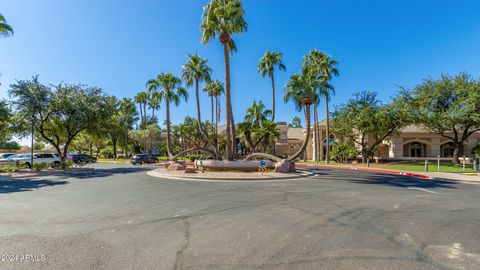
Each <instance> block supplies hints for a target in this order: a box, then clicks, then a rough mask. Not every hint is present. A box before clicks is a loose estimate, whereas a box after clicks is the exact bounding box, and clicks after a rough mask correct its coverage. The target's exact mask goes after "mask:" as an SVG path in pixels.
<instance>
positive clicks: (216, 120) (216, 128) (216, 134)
mask: <svg viewBox="0 0 480 270" xmlns="http://www.w3.org/2000/svg"><path fill="white" fill-rule="evenodd" d="M215 112H216V115H215V147H216V148H217V152H218V96H215Z"/></svg>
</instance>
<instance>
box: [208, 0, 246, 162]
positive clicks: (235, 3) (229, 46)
mask: <svg viewBox="0 0 480 270" xmlns="http://www.w3.org/2000/svg"><path fill="white" fill-rule="evenodd" d="M203 10H204V12H203V18H202V24H201V28H202V30H203V31H202V37H201V41H202V43H204V44H206V43H208V42H209V41H210V40H212V39H214V38H215V37H216V36H217V35H218V36H219V39H220V43H221V44H222V46H223V56H224V60H225V106H226V131H225V139H226V142H227V149H226V151H225V153H226V158H227V159H228V160H233V159H234V158H235V152H236V143H235V122H234V120H233V113H232V103H231V86H230V85H231V82H230V53H233V52H235V51H236V50H237V47H236V45H235V42H234V41H233V39H232V35H233V34H237V33H242V32H246V31H247V22H246V21H245V19H244V14H245V11H244V9H243V7H242V1H241V0H211V1H210V3H209V4H207V5H205V6H204V8H203Z"/></svg>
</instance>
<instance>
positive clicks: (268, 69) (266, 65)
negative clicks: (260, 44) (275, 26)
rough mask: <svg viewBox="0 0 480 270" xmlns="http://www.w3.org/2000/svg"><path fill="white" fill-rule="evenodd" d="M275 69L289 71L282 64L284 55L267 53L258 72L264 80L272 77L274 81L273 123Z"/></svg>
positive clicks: (261, 60) (273, 117) (273, 100)
mask: <svg viewBox="0 0 480 270" xmlns="http://www.w3.org/2000/svg"><path fill="white" fill-rule="evenodd" d="M275 67H277V68H278V69H279V70H283V71H285V70H286V69H287V68H286V66H285V65H284V64H283V63H282V53H281V52H268V51H267V52H266V53H265V55H264V56H263V57H262V58H261V59H260V63H259V64H258V72H260V73H261V74H262V77H263V78H265V77H266V76H267V75H268V77H270V79H271V80H272V121H274V120H275V78H274V73H275Z"/></svg>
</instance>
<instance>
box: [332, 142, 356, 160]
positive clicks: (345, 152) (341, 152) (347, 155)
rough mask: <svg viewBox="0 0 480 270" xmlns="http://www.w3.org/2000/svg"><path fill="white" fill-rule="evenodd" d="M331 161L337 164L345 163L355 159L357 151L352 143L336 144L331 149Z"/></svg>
mask: <svg viewBox="0 0 480 270" xmlns="http://www.w3.org/2000/svg"><path fill="white" fill-rule="evenodd" d="M331 154H332V159H333V160H334V161H335V162H337V163H346V162H348V161H349V160H352V159H356V158H357V155H358V151H357V149H356V148H355V145H354V144H353V143H344V142H338V143H335V144H334V145H333V147H332V153H331Z"/></svg>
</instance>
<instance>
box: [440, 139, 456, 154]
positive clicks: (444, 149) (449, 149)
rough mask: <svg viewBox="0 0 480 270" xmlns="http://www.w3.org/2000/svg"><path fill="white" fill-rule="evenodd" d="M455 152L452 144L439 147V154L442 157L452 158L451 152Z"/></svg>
mask: <svg viewBox="0 0 480 270" xmlns="http://www.w3.org/2000/svg"><path fill="white" fill-rule="evenodd" d="M454 151H455V146H454V145H453V143H451V142H449V143H445V144H442V145H441V146H440V152H441V154H442V157H453V152H454Z"/></svg>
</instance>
